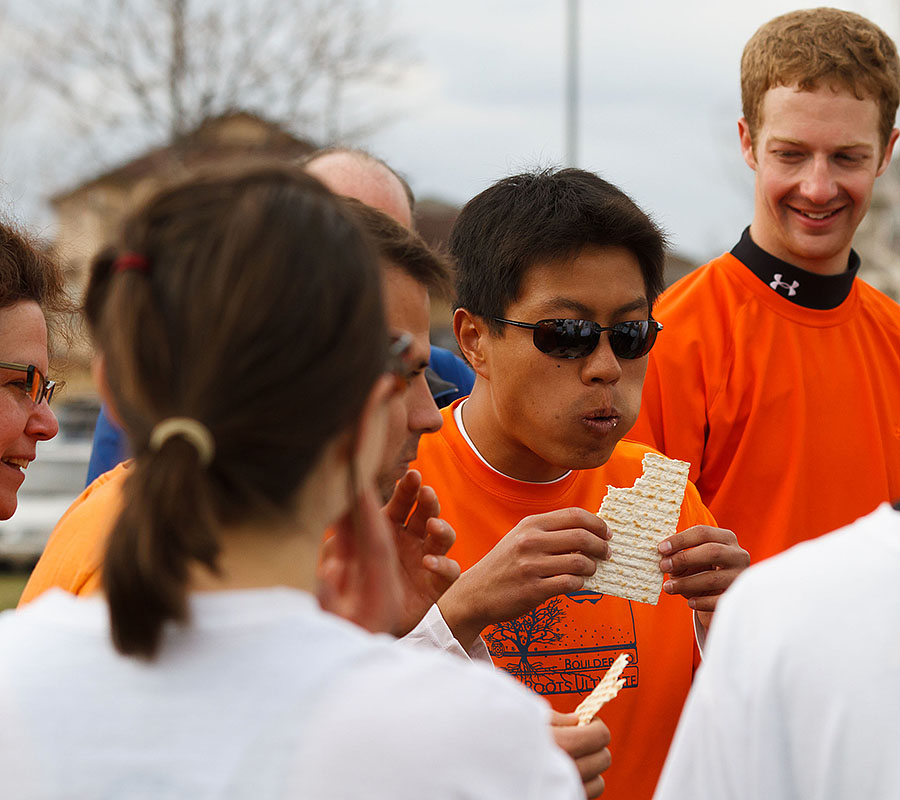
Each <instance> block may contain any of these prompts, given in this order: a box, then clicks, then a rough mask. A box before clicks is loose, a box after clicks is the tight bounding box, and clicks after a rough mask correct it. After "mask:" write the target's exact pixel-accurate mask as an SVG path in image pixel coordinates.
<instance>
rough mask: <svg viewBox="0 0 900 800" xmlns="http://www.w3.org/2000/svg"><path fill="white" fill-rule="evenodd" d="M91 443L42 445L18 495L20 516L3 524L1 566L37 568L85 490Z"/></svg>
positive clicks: (60, 441) (65, 441) (59, 441)
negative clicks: (56, 529) (52, 537)
mask: <svg viewBox="0 0 900 800" xmlns="http://www.w3.org/2000/svg"><path fill="white" fill-rule="evenodd" d="M90 456H91V440H90V439H65V438H63V436H62V435H60V436H57V437H56V438H55V439H51V440H50V441H48V442H39V443H38V447H37V458H36V459H35V460H34V461H32V462H31V464H29V465H28V469H27V470H26V471H25V481H24V482H23V483H22V486H21V488H20V489H19V494H18V500H19V503H18V507H17V508H16V513H15V514H13V515H12V517H10V519H8V520H3V521H2V522H0V562H2V563H6V564H10V565H13V566H33V565H34V563H35V562H36V561H37V560H38V558H40V555H41V553H42V552H43V551H44V546H45V545H46V544H47V539H48V538H49V537H50V533H51V531H52V530H53V528H54V526H55V525H56V523H57V522H58V521H59V518H60V517H61V516H62V515H63V513H64V512H65V511H66V509H67V508H68V507H69V506H70V505H71V504H72V501H73V500H74V499H75V498H76V497H78V495H79V494H81V492H82V491H83V489H84V479H85V476H86V475H87V466H88V460H89V459H90Z"/></svg>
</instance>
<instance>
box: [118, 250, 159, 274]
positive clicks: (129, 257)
mask: <svg viewBox="0 0 900 800" xmlns="http://www.w3.org/2000/svg"><path fill="white" fill-rule="evenodd" d="M112 268H113V272H128V271H130V270H134V271H135V272H143V273H145V274H146V273H148V272H150V262H149V261H147V259H146V258H144V256H142V255H140V254H139V253H122V255H120V256H119V257H118V258H117V259H116V260H115V261H113V267H112Z"/></svg>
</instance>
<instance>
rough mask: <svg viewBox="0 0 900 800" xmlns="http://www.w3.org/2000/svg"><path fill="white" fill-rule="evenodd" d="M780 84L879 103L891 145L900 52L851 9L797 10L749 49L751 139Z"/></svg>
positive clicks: (746, 93)
mask: <svg viewBox="0 0 900 800" xmlns="http://www.w3.org/2000/svg"><path fill="white" fill-rule="evenodd" d="M776 86H795V87H797V88H798V89H800V90H802V91H811V90H814V89H818V88H821V87H829V88H831V89H835V90H844V91H848V92H850V93H852V94H853V95H855V96H856V97H857V98H858V99H860V100H862V99H867V98H868V99H872V100H874V101H875V102H876V103H877V104H878V108H879V132H880V136H881V143H882V146H885V145H886V144H887V142H888V139H889V138H890V133H891V129H892V128H893V127H894V120H895V118H896V115H897V105H898V102H900V60H898V57H897V48H896V47H895V45H894V42H893V41H892V40H891V38H890V37H889V36H888V35H887V34H886V33H885V32H884V31H883V30H881V28H879V27H878V26H877V25H875V24H874V23H872V22H870V21H869V20H867V19H866V18H865V17H861V16H860V15H859V14H854V13H853V12H851V11H841V10H839V9H836V8H812V9H805V10H802V11H792V12H790V13H788V14H784V15H782V16H779V17H775V19H772V20H770V21H769V22H767V23H766V24H765V25H763V26H762V27H761V28H760V29H759V30H757V31H756V33H754V34H753V36H752V37H751V38H750V40H749V41H748V42H747V44H746V46H745V47H744V54H743V56H742V58H741V102H742V105H743V113H744V117H745V118H746V119H747V122H748V124H749V128H750V135H751V137H755V135H756V131H757V130H758V129H759V126H760V124H761V122H762V119H761V115H762V102H763V97H764V96H765V93H766V92H767V91H768V90H769V89H772V88H774V87H776Z"/></svg>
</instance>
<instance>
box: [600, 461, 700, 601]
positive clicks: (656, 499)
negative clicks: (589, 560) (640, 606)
mask: <svg viewBox="0 0 900 800" xmlns="http://www.w3.org/2000/svg"><path fill="white" fill-rule="evenodd" d="M643 465H644V474H643V475H641V477H640V478H638V479H637V480H636V481H635V482H634V486H633V487H632V488H630V489H620V488H617V487H615V486H610V487H609V490H608V492H607V495H606V497H605V498H603V503H602V504H601V506H600V510H599V511H598V512H597V515H598V516H599V517H601V518H602V519H603V520H604V521H605V522H606V524H607V526H608V527H609V530H610V533H612V539H611V540H610V543H609V551H610V558H609V561H601V562H600V563H599V564H598V565H597V571H596V572H595V573H594V574H593V575H592V576H591V577H590V578H588V579H587V580H585V582H584V588H585V590H587V591H594V592H598V593H600V594H611V595H614V596H616V597H624V598H625V599H626V600H637V601H639V602H641V603H650V604H652V605H656V603H657V601H658V600H659V593H660V591H662V584H663V574H662V572H661V571H660V569H659V559H660V555H659V551H658V550H657V546H658V545H659V543H660V542H661V541H662V540H663V539H665V538H666V537H667V536H671V535H672V534H673V533H675V527H676V525H677V524H678V517H679V515H680V513H681V502H682V500H683V499H684V490H685V487H686V486H687V476H688V470H689V469H690V466H691V465H690V464H688V463H687V462H686V461H676V460H674V459H671V458H666V457H665V456H661V455H659V454H657V453H647V454H646V455H645V456H644V462H643Z"/></svg>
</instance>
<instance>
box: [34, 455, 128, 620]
mask: <svg viewBox="0 0 900 800" xmlns="http://www.w3.org/2000/svg"><path fill="white" fill-rule="evenodd" d="M130 464H131V461H126V462H124V463H122V464H119V465H118V466H117V467H115V468H113V469H111V470H110V471H109V472H105V473H104V474H103V475H100V476H99V477H98V478H97V479H96V480H95V481H93V482H92V483H91V484H90V486H88V487H87V488H86V489H85V490H84V491H83V492H82V493H81V494H80V495H79V496H78V498H77V499H76V500H75V502H74V503H72V505H71V506H69V508H68V510H67V511H66V513H65V514H63V515H62V518H61V519H60V520H59V522H57V523H56V527H55V528H54V529H53V533H52V534H50V539H49V540H48V541H47V546H46V547H45V548H44V552H43V554H42V555H41V557H40V560H39V561H38V563H37V565H36V566H35V568H34V571H33V572H32V573H31V577H30V578H29V579H28V583H27V584H25V589H24V591H23V592H22V596H21V598H19V607H20V608H21V607H22V606H24V605H25V604H26V603H30V602H31V601H32V600H34V599H35V598H36V597H38V596H39V595H41V594H43V593H44V592H46V591H47V589H51V588H53V587H58V588H60V589H65V591H67V592H70V593H71V594H91V593H92V592H95V591H97V590H98V589H99V588H100V567H101V565H102V564H103V553H104V550H105V547H106V538H107V536H109V533H110V531H112V528H113V524H114V523H115V521H116V518H117V517H118V516H119V512H120V511H121V508H122V484H123V483H124V482H125V478H126V477H127V475H128V467H129V465H130Z"/></svg>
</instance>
